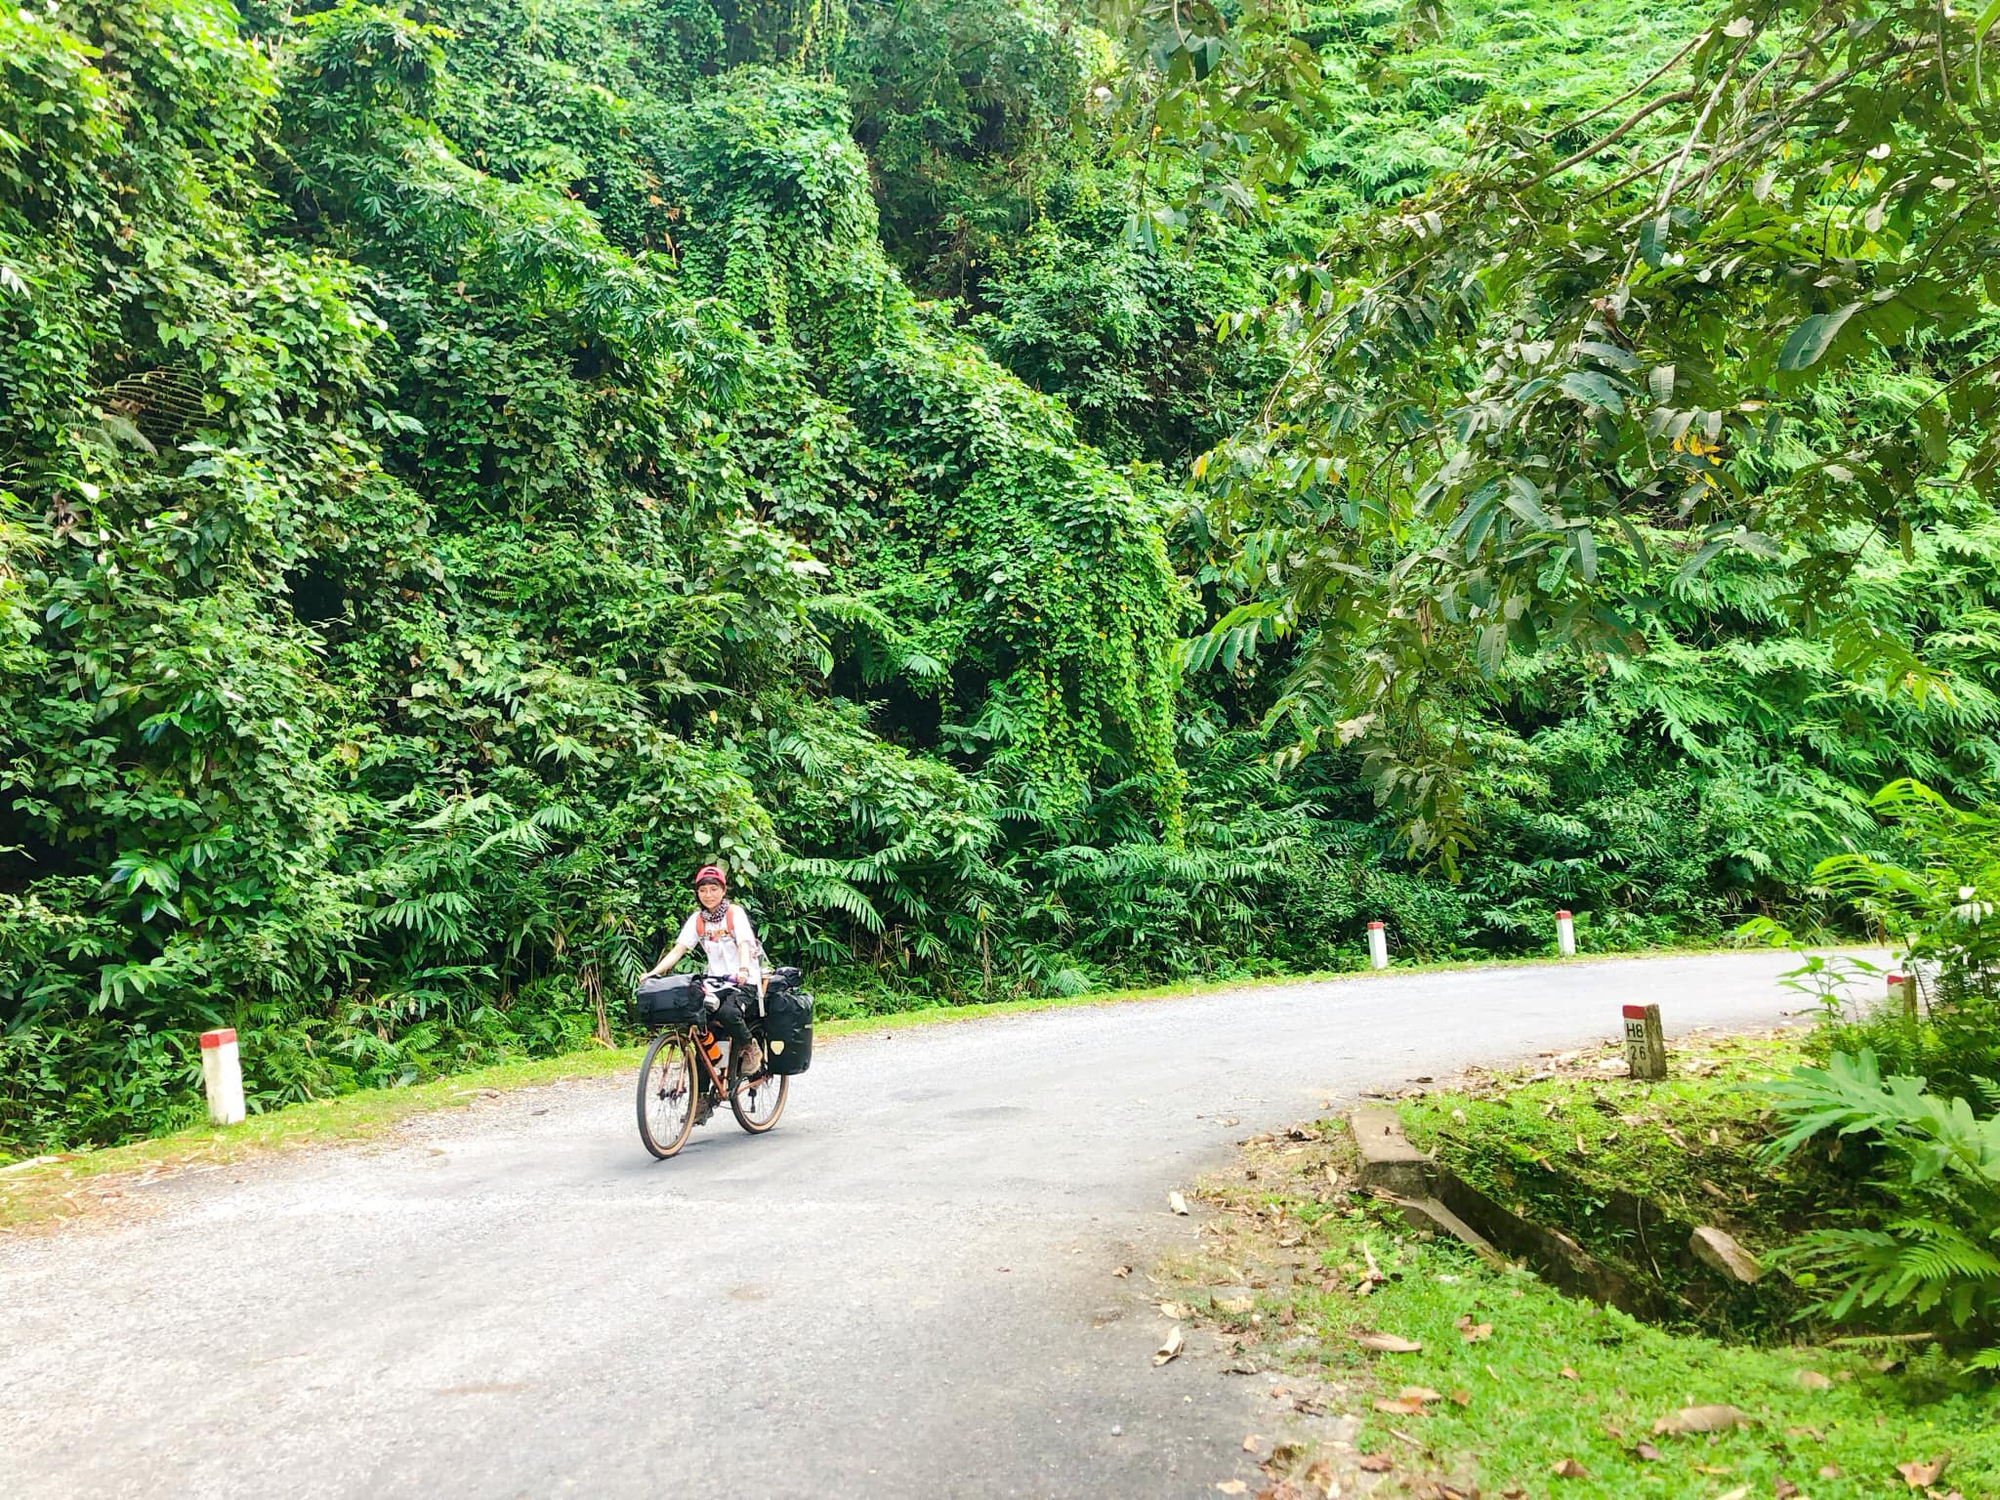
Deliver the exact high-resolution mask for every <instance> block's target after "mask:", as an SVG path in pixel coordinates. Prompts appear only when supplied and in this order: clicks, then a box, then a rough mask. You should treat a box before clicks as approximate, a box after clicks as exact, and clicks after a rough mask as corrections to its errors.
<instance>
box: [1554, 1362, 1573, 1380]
mask: <svg viewBox="0 0 2000 1500" xmlns="http://www.w3.org/2000/svg"><path fill="white" fill-rule="evenodd" d="M1556 1374H1558V1375H1560V1376H1561V1377H1562V1378H1563V1379H1564V1380H1575V1379H1576V1378H1577V1375H1576V1371H1574V1370H1572V1369H1571V1368H1570V1367H1569V1366H1568V1365H1564V1366H1563V1367H1562V1368H1561V1369H1560V1370H1558V1371H1556Z"/></svg>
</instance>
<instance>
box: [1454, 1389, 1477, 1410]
mask: <svg viewBox="0 0 2000 1500" xmlns="http://www.w3.org/2000/svg"><path fill="white" fill-rule="evenodd" d="M1451 1404H1452V1405H1453V1406H1470V1405H1472V1392H1470V1391H1468V1390H1464V1389H1462V1388H1461V1389H1459V1390H1455V1391H1453V1392H1452V1393H1451Z"/></svg>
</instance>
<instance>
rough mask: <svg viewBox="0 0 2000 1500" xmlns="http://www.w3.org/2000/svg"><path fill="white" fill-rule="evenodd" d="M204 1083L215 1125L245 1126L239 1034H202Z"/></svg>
mask: <svg viewBox="0 0 2000 1500" xmlns="http://www.w3.org/2000/svg"><path fill="white" fill-rule="evenodd" d="M201 1083H202V1088H203V1089H204V1090H206V1091H207V1094H208V1120H209V1123H210V1124H211V1125H241V1124H242V1123H243V1113H244V1111H243V1056H242V1054H241V1053H239V1052H238V1051H237V1050H236V1033H235V1031H234V1030H233V1029H230V1028H227V1027H225V1028H224V1029H223V1030H221V1031H204V1032H203V1033H202V1034H201Z"/></svg>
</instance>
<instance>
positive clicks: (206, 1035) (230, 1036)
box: [201, 1026, 236, 1047]
mask: <svg viewBox="0 0 2000 1500" xmlns="http://www.w3.org/2000/svg"><path fill="white" fill-rule="evenodd" d="M235 1040H236V1028H235V1027H233V1026H225V1027H224V1028H223V1029H222V1030H220V1031H204V1032H203V1033H202V1034H201V1044H202V1046H204V1047H220V1046H222V1045H223V1044H224V1043H225V1042H234V1041H235Z"/></svg>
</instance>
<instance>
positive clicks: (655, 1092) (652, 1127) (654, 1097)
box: [639, 1031, 701, 1161]
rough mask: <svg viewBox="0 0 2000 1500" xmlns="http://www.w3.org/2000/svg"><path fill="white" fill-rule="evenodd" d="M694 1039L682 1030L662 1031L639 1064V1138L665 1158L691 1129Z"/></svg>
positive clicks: (695, 1088)
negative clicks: (643, 1060)
mask: <svg viewBox="0 0 2000 1500" xmlns="http://www.w3.org/2000/svg"><path fill="white" fill-rule="evenodd" d="M695 1067H696V1064H695V1058H694V1043H693V1042H691V1041H690V1040H689V1039H688V1035H687V1033H686V1032H684V1031H663V1032H661V1033H660V1034H659V1035H658V1036H656V1037H654V1038H653V1042H652V1045H651V1046H649V1047H647V1049H646V1060H645V1062H644V1063H642V1064H641V1065H640V1068H639V1139H640V1141H641V1142H643V1143H644V1145H645V1147H646V1149H647V1150H648V1151H650V1152H652V1153H653V1155H655V1156H657V1157H658V1158H659V1159H660V1160H661V1161H665V1160H666V1159H667V1158H668V1157H670V1156H672V1155H673V1154H674V1153H675V1152H676V1151H678V1150H680V1149H681V1147H683V1146H685V1145H686V1144H687V1138H688V1136H689V1134H690V1133H691V1132H692V1131H693V1130H694V1112H695V1103H696V1101H697V1099H698V1098H699V1097H700V1093H701V1089H700V1087H699V1085H700V1075H699V1074H697V1073H696V1071H695Z"/></svg>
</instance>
